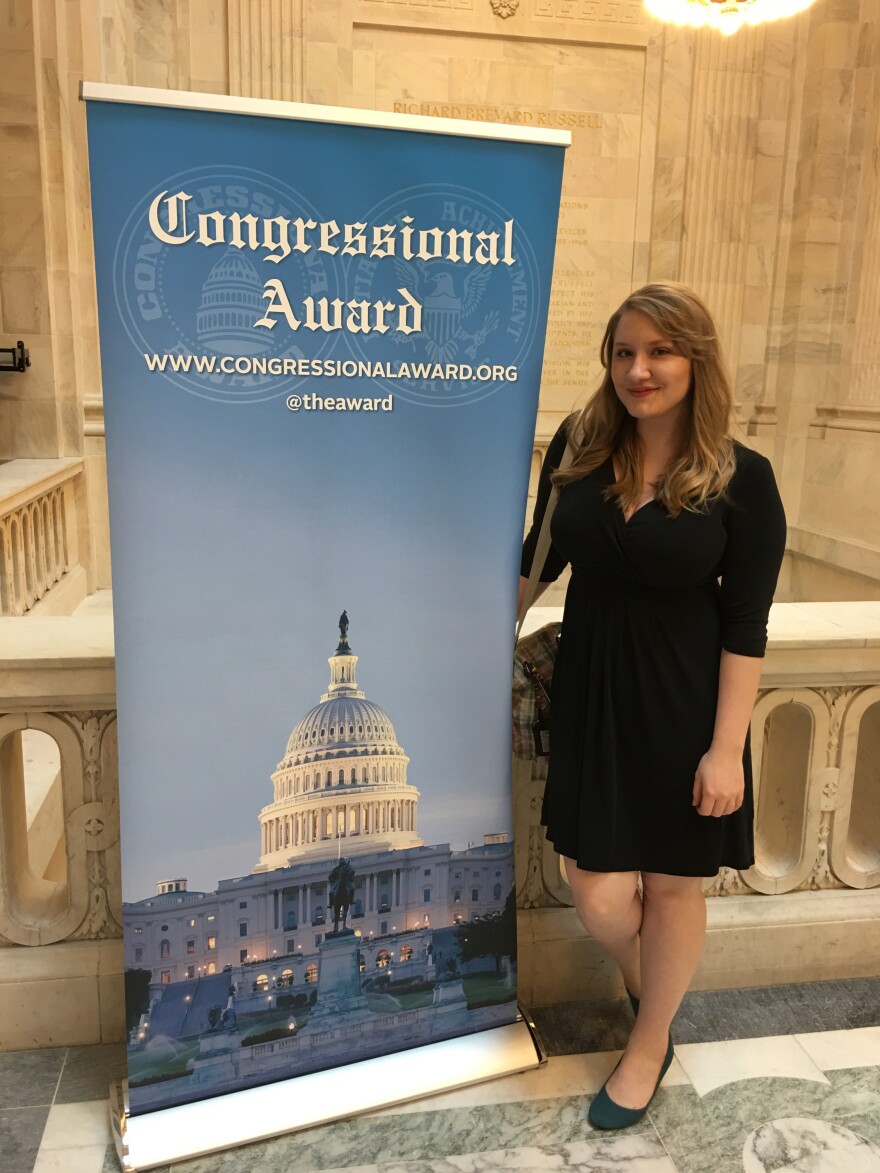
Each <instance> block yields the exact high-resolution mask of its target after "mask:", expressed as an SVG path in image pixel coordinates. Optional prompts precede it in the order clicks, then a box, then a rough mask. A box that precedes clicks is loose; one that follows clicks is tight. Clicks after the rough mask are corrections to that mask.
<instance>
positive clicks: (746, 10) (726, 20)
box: [645, 0, 813, 36]
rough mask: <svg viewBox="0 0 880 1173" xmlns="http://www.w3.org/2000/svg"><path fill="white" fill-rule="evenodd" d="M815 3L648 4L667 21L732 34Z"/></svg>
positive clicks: (710, 0) (668, 0) (685, 0)
mask: <svg viewBox="0 0 880 1173" xmlns="http://www.w3.org/2000/svg"><path fill="white" fill-rule="evenodd" d="M812 3H813V0H645V8H646V9H647V10H648V12H650V14H651V15H652V16H655V17H656V18H657V19H658V20H662V21H665V22H666V23H667V24H686V25H691V26H692V27H693V28H703V27H709V28H714V29H718V31H719V32H721V33H724V34H725V36H730V35H731V33H735V32H736V31H737V29H740V28H742V26H743V25H744V24H763V23H764V22H765V21H769V20H780V19H781V18H782V17H785V16H794V15H795V14H796V13H798V12H803V10H804V9H805V8H809V7H810V5H811V4H812Z"/></svg>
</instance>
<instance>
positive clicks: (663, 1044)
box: [607, 872, 706, 1108]
mask: <svg viewBox="0 0 880 1173" xmlns="http://www.w3.org/2000/svg"><path fill="white" fill-rule="evenodd" d="M642 886H643V898H642V899H643V910H642V924H641V933H640V937H641V976H642V986H641V1004H640V1006H639V1014H638V1018H637V1019H636V1025H635V1026H634V1027H633V1032H632V1034H631V1035H630V1040H629V1043H628V1044H627V1048H626V1051H625V1052H624V1055H623V1059H622V1060H621V1062H620V1065H619V1067H618V1068H617V1070H616V1071H615V1072H614V1074H613V1075H612V1076H611V1078H610V1079H609V1080H608V1085H607V1087H608V1094H609V1096H610V1097H611V1099H612V1100H613V1101H614V1102H615V1103H616V1104H620V1106H621V1107H623V1108H642V1107H644V1105H645V1104H646V1103H647V1102H648V1100H649V1099H650V1098H651V1093H652V1092H653V1090H654V1085H655V1084H656V1082H657V1076H658V1074H659V1072H660V1067H661V1065H662V1063H663V1057H664V1055H665V1054H666V1048H667V1045H668V1036H669V1026H670V1023H671V1022H672V1019H673V1018H674V1016H675V1012H676V1010H677V1009H678V1007H679V1005H680V1003H681V1000H682V998H683V997H684V995H685V992H686V991H687V988H688V986H689V985H690V983H691V979H692V978H693V976H694V971H695V970H696V968H697V965H698V964H699V961H700V954H701V953H702V951H703V940H704V938H705V934H706V900H705V897H704V896H703V892H702V880H701V879H700V878H699V877H693V876H666V875H662V874H659V873H656V872H644V873H643V874H642Z"/></svg>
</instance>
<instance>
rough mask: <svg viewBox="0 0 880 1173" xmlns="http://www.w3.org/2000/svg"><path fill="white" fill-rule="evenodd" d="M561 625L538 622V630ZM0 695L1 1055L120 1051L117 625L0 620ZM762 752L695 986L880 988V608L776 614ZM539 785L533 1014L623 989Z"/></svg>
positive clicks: (525, 788) (833, 607)
mask: <svg viewBox="0 0 880 1173" xmlns="http://www.w3.org/2000/svg"><path fill="white" fill-rule="evenodd" d="M559 616H560V611H559V609H558V608H540V607H538V608H533V609H532V612H531V613H530V616H529V620H528V625H527V628H526V630H529V629H534V628H535V627H536V626H540V625H541V624H542V623H545V622H548V621H550V620H553V619H557V618H559ZM0 680H2V686H0V945H5V946H8V947H9V948H6V949H3V948H0V1050H2V1049H4V1048H7V1049H8V1048H12V1047H16V1046H34V1045H50V1044H57V1045H61V1044H63V1043H65V1042H67V1043H69V1042H83V1041H98V1040H99V1039H107V1038H112V1037H122V1013H121V1006H122V981H121V974H122V953H121V946H120V942H119V941H118V938H119V937H120V935H121V911H120V900H121V896H120V893H121V883H120V873H119V847H118V838H119V828H118V788H117V761H116V720H115V711H114V710H115V680H114V660H113V636H112V620H111V619H110V618H109V617H108V616H102V615H100V614H82V615H78V616H69V617H61V616H52V617H40V616H32V617H29V618H27V619H26V620H22V619H13V618H0ZM33 730H39V731H41V732H42V733H44V734H47V735H48V736H49V737H51V738H52V739H53V740H54V742H55V744H56V745H57V747H58V751H59V757H60V793H61V807H60V810H61V812H62V814H61V817H60V818H59V819H58V820H57V821H56V823H55V824H53V826H54V828H55V829H54V831H53V832H52V833H53V834H55V835H57V842H53V843H51V844H46V843H42V844H39V845H38V844H36V843H32V842H31V838H32V832H33V830H34V822H33V820H30V821H29V816H28V814H27V806H28V804H27V785H28V779H27V773H26V770H25V767H24V763H23V755H22V736H23V734H25V733H26V732H27V731H33ZM752 746H753V759H754V765H755V779H756V830H757V837H756V855H757V862H756V864H755V866H754V867H753V868H750V869H749V870H748V871H745V872H742V873H738V872H734V871H731V870H729V869H728V870H724V871H722V873H721V874H720V875H719V876H718V877H717V878H715V879H714V880H712V881H707V893H708V894H709V895H710V896H711V897H713V899H711V900H710V901H709V905H710V911H709V940H708V944H707V950H706V954H705V955H704V962H703V965H702V966H701V969H700V971H699V973H698V975H697V980H696V982H695V984H696V985H697V986H702V987H711V986H713V985H714V986H730V985H743V986H746V985H752V984H761V983H763V982H773V981H777V982H778V981H791V980H811V979H818V978H822V977H829V978H830V977H843V976H859V975H863V974H871V973H876V972H877V968H878V964H880V603H784V604H779V605H777V606H775V607H774V608H773V611H772V613H771V618H770V641H769V645H768V652H767V658H766V660H765V664H764V674H763V677H762V684H761V692H760V694H759V697H758V701H757V704H756V706H755V711H754V716H753V721H752ZM543 781H544V772H543V766H542V765H541V764H538V765H537V766H533V765H532V764H531V763H520V762H518V763H516V765H515V769H514V801H515V820H516V823H515V825H516V853H517V890H518V904H519V908H520V942H521V945H520V955H519V975H520V976H519V984H520V995H521V997H522V999H523V1001H524V1002H525V1003H526V1004H529V1003H530V1002H531V1003H533V1004H540V1003H542V1002H549V1001H555V1000H566V999H571V998H576V997H586V996H595V997H599V996H604V995H608V994H610V993H611V992H613V991H614V990H616V989H617V983H618V977H617V975H616V973H615V972H614V969H613V967H612V966H611V965H610V963H609V962H608V960H607V958H605V957H604V955H602V953H601V951H600V950H599V949H598V946H596V944H595V942H593V941H591V940H590V939H589V938H587V937H586V935H585V934H584V932H583V930H581V929H580V928H579V926H578V923H577V918H576V915H575V913H574V910H573V908H572V907H571V892H570V889H569V887H568V885H567V884H566V882H565V879H564V876H563V873H562V871H561V869H560V866H559V860H558V857H557V856H556V855H555V853H554V852H553V850H552V849H551V848H549V847H548V846H547V844H546V843H545V841H544V837H543V832H542V829H541V827H540V824H539V814H540V804H541V795H542V790H543ZM46 825H48V824H45V823H44V825H43V826H42V828H41V833H42V834H44V835H45V834H46V830H45V827H46ZM38 846H39V850H37V847H38ZM46 860H54V861H55V862H54V866H53V867H52V868H46V869H44V868H43V863H44V861H46ZM59 860H60V861H61V864H60V865H59ZM15 946H39V948H30V949H25V948H15ZM68 979H69V980H68ZM50 987H51V992H52V996H53V1001H52V1005H53V1007H54V1010H53V1011H51V1012H50V1010H49V1004H48V1002H47V1000H46V997H45V995H46V994H47V993H48V992H49V990H50ZM65 990H67V991H68V992H69V993H71V996H73V992H74V991H75V997H76V1002H75V1007H76V1009H75V1010H74V1009H73V1006H72V1004H70V1000H69V998H68V997H66V995H65ZM87 991H90V992H91V993H90V997H91V1001H89V999H88V998H87V997H85V994H86V992H87ZM86 1004H87V1005H88V1007H90V1009H89V1011H88V1013H85V1012H84V1011H83V1006H84V1005H86ZM29 1007H30V1009H29ZM22 1022H24V1023H25V1024H27V1029H26V1032H25V1033H22V1027H21V1024H22ZM28 1032H29V1033H28Z"/></svg>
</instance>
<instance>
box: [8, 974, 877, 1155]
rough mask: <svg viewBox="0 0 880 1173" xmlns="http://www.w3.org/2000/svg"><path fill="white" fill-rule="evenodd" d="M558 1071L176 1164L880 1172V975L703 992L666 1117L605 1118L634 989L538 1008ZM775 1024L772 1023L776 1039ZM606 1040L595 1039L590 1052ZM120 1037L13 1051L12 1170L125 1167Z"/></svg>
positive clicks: (692, 997) (659, 1112)
mask: <svg viewBox="0 0 880 1173" xmlns="http://www.w3.org/2000/svg"><path fill="white" fill-rule="evenodd" d="M535 1018H536V1021H538V1025H539V1027H540V1028H541V1030H542V1033H543V1036H544V1040H545V1045H546V1046H547V1049H548V1051H549V1052H550V1053H551V1055H553V1056H555V1057H554V1058H551V1060H550V1063H549V1064H548V1066H547V1067H546V1068H544V1069H543V1070H541V1071H534V1072H528V1073H525V1074H524V1075H521V1076H513V1077H510V1078H509V1079H507V1080H497V1081H494V1082H493V1083H490V1084H484V1085H481V1086H478V1087H473V1088H468V1089H464V1090H462V1091H460V1092H451V1093H448V1094H447V1095H445V1096H442V1097H436V1098H435V1099H432V1100H430V1101H421V1102H417V1103H412V1104H406V1105H398V1106H396V1107H394V1108H391V1109H387V1110H385V1111H384V1112H381V1113H375V1114H373V1115H370V1116H364V1117H359V1118H356V1119H353V1120H346V1121H340V1122H337V1123H335V1124H330V1125H327V1126H324V1127H322V1128H316V1129H310V1130H308V1131H305V1132H301V1133H298V1134H294V1135H290V1136H283V1137H279V1138H277V1139H275V1140H271V1141H266V1142H263V1143H260V1144H255V1145H252V1146H249V1147H248V1148H245V1149H239V1150H236V1151H235V1152H230V1153H221V1154H215V1155H213V1156H211V1157H208V1158H200V1159H197V1160H193V1161H189V1162H185V1163H183V1164H181V1165H178V1166H176V1167H175V1169H174V1173H233V1171H234V1173H291V1171H295V1173H380V1170H381V1173H496V1171H497V1173H502V1171H503V1170H504V1171H506V1170H510V1171H512V1173H513V1171H516V1173H530V1171H532V1170H534V1171H535V1173H539V1171H540V1173H543V1171H544V1170H578V1171H579V1173H590V1171H593V1170H595V1171H596V1173H604V1171H606V1170H625V1171H626V1173H880V981H869V980H864V981H857V982H826V983H822V984H821V985H820V986H784V987H773V988H767V989H758V990H734V991H714V992H712V993H711V994H689V995H688V997H687V998H686V999H685V1003H684V1004H683V1006H682V1009H681V1011H680V1013H679V1016H678V1018H677V1019H676V1023H675V1026H674V1028H673V1037H674V1038H675V1041H676V1043H677V1045H678V1054H677V1060H676V1062H675V1063H674V1064H673V1067H672V1068H671V1069H670V1072H669V1074H668V1076H667V1078H666V1080H665V1081H664V1084H663V1087H662V1088H661V1090H660V1092H659V1093H658V1095H657V1097H656V1099H655V1101H654V1103H653V1104H652V1107H651V1110H650V1112H649V1114H648V1115H647V1116H646V1117H645V1119H644V1120H643V1121H642V1122H641V1123H640V1124H639V1125H638V1126H637V1127H636V1128H633V1129H629V1130H627V1131H626V1132H625V1133H621V1134H604V1133H598V1132H595V1131H593V1130H592V1129H591V1128H590V1126H589V1124H588V1123H587V1121H586V1109H587V1106H588V1104H589V1099H590V1097H591V1096H592V1095H594V1094H595V1093H596V1091H597V1090H598V1088H599V1087H600V1086H601V1084H602V1082H603V1081H604V1079H605V1078H606V1077H607V1075H608V1073H609V1072H610V1071H611V1069H612V1067H613V1066H614V1063H615V1062H616V1060H617V1054H618V1052H619V1050H620V1048H622V1047H623V1045H624V1044H625V1042H626V1039H627V1036H628V1034H629V1031H630V1030H631V1027H632V1015H631V1012H630V1010H629V1007H628V1004H627V1003H625V1002H608V1003H595V1002H594V1003H580V1004H568V1005H565V1006H555V1007H549V1008H544V1009H542V1010H539V1011H537V1012H536V1013H535ZM762 1036H763V1037H762ZM586 1052H590V1053H586ZM124 1070H125V1053H124V1048H123V1047H122V1046H121V1045H120V1046H103V1047H79V1048H71V1049H69V1050H67V1049H65V1048H56V1049H54V1050H46V1051H32V1052H18V1053H12V1054H0V1173H31V1171H32V1173H118V1170H119V1166H118V1163H117V1160H116V1154H115V1150H114V1148H113V1146H112V1144H110V1132H109V1123H108V1113H107V1107H106V1097H107V1088H108V1085H109V1084H110V1082H111V1080H112V1079H114V1078H116V1077H118V1076H119V1075H121V1074H123V1073H124Z"/></svg>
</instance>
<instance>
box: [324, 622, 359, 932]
mask: <svg viewBox="0 0 880 1173" xmlns="http://www.w3.org/2000/svg"><path fill="white" fill-rule="evenodd" d="M343 614H345V612H343ZM329 881H330V897H329V900H330V906H331V908H332V909H333V932H334V933H338V932H339V920H340V917H341V918H342V932H346V931H347V932H351V929H348V930H346V928H345V921H346V918H347V917H348V910H349V908H351V904H352V901H353V900H354V868H353V867H352V865H351V860H349V859H340V860H339V861H338V862H337V864H336V867H335V868H334V869H333V871H332V872H331V873H330V877H329ZM327 935H328V936H329V935H330V934H329V933H328V934H327Z"/></svg>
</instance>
